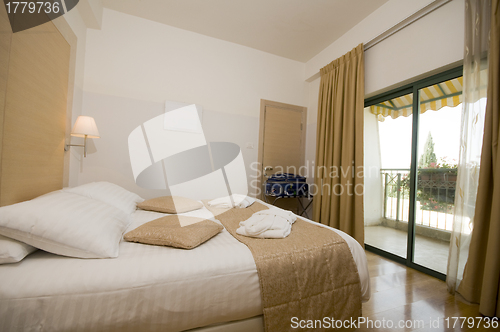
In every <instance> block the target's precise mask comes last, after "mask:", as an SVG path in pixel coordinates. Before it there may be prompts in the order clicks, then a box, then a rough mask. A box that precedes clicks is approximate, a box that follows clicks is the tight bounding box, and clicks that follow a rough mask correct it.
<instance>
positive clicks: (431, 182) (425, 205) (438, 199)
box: [381, 168, 457, 231]
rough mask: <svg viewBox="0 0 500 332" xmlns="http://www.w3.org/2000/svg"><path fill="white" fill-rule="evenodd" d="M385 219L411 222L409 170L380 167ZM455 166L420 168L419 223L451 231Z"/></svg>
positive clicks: (418, 183) (418, 193)
mask: <svg viewBox="0 0 500 332" xmlns="http://www.w3.org/2000/svg"><path fill="white" fill-rule="evenodd" d="M381 174H382V181H383V192H384V218H385V219H388V220H395V221H403V222H408V220H409V218H408V217H409V215H408V210H409V209H408V208H409V203H410V190H409V189H410V181H409V174H410V170H409V169H381ZM456 179H457V169H456V168H419V169H418V179H417V206H416V212H417V215H416V220H415V223H416V224H417V225H423V226H428V227H431V228H436V229H441V230H448V231H449V230H451V226H452V220H453V206H454V201H455V187H456Z"/></svg>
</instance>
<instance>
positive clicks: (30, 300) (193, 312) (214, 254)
mask: <svg viewBox="0 0 500 332" xmlns="http://www.w3.org/2000/svg"><path fill="white" fill-rule="evenodd" d="M162 215H163V214H159V213H155V212H149V211H137V212H136V213H134V215H133V222H132V224H131V225H130V226H129V228H128V230H131V229H133V228H135V227H137V226H139V225H141V224H143V223H145V222H147V221H150V220H153V219H156V218H158V217H159V216H162ZM185 215H192V216H200V217H207V216H210V212H209V211H208V210H206V209H202V210H198V211H195V212H192V213H187V214H185ZM337 233H339V234H340V235H341V236H342V237H343V238H345V239H346V241H347V243H348V245H349V247H350V249H351V251H352V253H353V257H354V259H355V262H356V265H357V266H358V272H359V274H360V278H361V283H362V292H363V300H367V299H368V298H369V296H370V295H369V294H370V289H369V277H368V269H367V266H366V256H365V253H364V250H363V249H362V247H361V246H360V245H359V244H358V243H357V242H356V241H355V240H354V239H352V238H351V237H349V236H348V235H345V234H344V233H342V232H339V231H337ZM261 314H262V305H261V298H260V288H259V281H258V275H257V269H256V266H255V262H254V260H253V257H252V254H251V252H250V250H249V249H248V248H247V247H246V246H245V245H244V244H242V243H240V242H238V241H237V240H236V239H235V238H233V237H232V236H231V235H230V234H229V233H228V232H227V231H226V230H223V231H222V232H221V233H220V234H218V235H217V236H215V237H214V238H212V239H211V240H210V241H208V242H206V243H205V244H203V245H201V246H199V247H197V248H194V249H192V250H180V249H175V248H169V247H159V246H149V245H141V244H136V243H129V242H122V243H121V244H120V255H119V257H118V258H114V259H76V258H68V257H62V256H57V255H53V254H50V253H46V252H43V251H37V252H35V253H34V254H32V255H30V256H29V257H27V258H25V259H24V260H23V261H21V262H20V263H16V264H7V265H1V266H0V331H18V330H24V331H30V330H35V331H37V330H47V331H64V330H92V331H94V330H105V329H110V328H111V327H113V329H114V328H116V329H117V330H120V331H136V330H138V329H140V330H141V331H157V330H158V331H182V330H186V329H191V328H195V327H199V326H205V325H210V324H214V323H220V322H228V321H234V320H240V319H245V318H249V317H254V316H257V315H261Z"/></svg>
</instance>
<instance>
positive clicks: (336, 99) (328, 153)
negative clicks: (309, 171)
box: [313, 44, 365, 245]
mask: <svg viewBox="0 0 500 332" xmlns="http://www.w3.org/2000/svg"><path fill="white" fill-rule="evenodd" d="M320 72H321V82H320V88H319V99H318V127H317V134H316V172H315V180H314V182H315V187H316V188H315V189H316V190H314V191H313V192H315V198H314V215H313V219H314V220H316V221H318V222H321V223H322V224H326V225H329V226H331V227H334V228H337V229H340V230H342V231H344V232H346V233H347V234H349V235H351V236H352V237H354V238H355V239H356V240H357V241H358V242H359V243H360V244H361V245H363V244H364V225H363V112H364V84H365V81H364V51H363V44H360V45H358V46H357V47H356V48H354V49H353V50H352V51H351V52H349V53H347V54H346V55H344V56H342V57H340V58H338V59H337V60H335V61H333V62H332V63H330V64H328V65H327V66H325V67H324V68H322V69H321V71H320Z"/></svg>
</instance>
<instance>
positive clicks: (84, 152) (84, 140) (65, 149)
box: [64, 135, 87, 158]
mask: <svg viewBox="0 0 500 332" xmlns="http://www.w3.org/2000/svg"><path fill="white" fill-rule="evenodd" d="M70 146H80V147H83V157H84V158H85V157H87V135H85V138H84V139H83V144H65V145H64V151H68V150H69V147H70Z"/></svg>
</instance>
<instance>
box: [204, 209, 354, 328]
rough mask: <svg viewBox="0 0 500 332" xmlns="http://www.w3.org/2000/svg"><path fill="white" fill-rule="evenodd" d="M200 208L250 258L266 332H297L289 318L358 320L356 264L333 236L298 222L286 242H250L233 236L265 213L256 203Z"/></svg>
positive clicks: (330, 232)
mask: <svg viewBox="0 0 500 332" xmlns="http://www.w3.org/2000/svg"><path fill="white" fill-rule="evenodd" d="M204 203H205V206H206V207H207V208H208V209H209V210H210V211H211V212H212V213H213V214H214V215H215V218H216V219H218V220H220V222H221V223H222V224H223V225H224V227H225V228H226V229H227V231H228V232H229V233H231V235H233V236H234V237H235V238H236V239H237V240H239V241H240V242H242V243H244V244H245V245H247V246H248V248H249V249H250V251H251V252H252V254H253V257H254V260H255V264H256V265H257V272H258V274H259V282H260V290H261V296H262V306H263V312H264V323H265V330H266V331H267V332H275V331H296V330H297V329H293V328H292V317H297V318H296V319H298V320H316V319H319V320H323V318H324V317H328V319H335V320H346V319H347V320H349V319H350V318H351V317H352V318H353V319H356V318H357V317H359V316H361V286H360V281H359V275H358V271H357V268H356V264H355V263H354V259H353V258H352V255H351V251H350V250H349V247H348V245H347V243H346V242H345V241H344V239H342V237H340V236H339V235H338V234H337V233H335V232H333V231H328V230H326V229H325V228H323V227H320V226H316V225H314V224H311V223H308V222H306V221H304V220H301V219H297V221H296V222H295V223H294V224H293V227H292V232H291V234H290V235H289V236H288V237H286V238H284V239H257V238H250V237H246V236H242V235H239V234H237V233H236V229H237V228H238V226H239V222H240V221H243V220H246V219H248V218H250V217H251V216H252V214H254V213H255V212H257V211H261V210H265V209H267V208H268V207H266V206H265V205H263V204H261V203H258V202H256V203H254V204H253V205H251V206H250V207H248V208H246V209H238V208H234V209H216V208H212V207H210V206H208V204H207V203H206V202H204ZM328 330H331V328H330V329H328ZM314 331H321V329H314Z"/></svg>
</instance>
